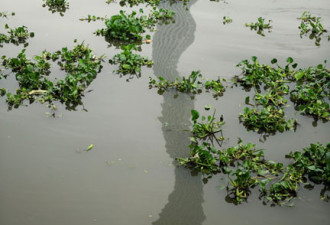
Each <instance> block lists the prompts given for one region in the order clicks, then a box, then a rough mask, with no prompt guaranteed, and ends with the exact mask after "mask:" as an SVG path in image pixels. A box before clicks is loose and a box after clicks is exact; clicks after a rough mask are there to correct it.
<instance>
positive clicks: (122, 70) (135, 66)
mask: <svg viewBox="0 0 330 225" xmlns="http://www.w3.org/2000/svg"><path fill="white" fill-rule="evenodd" d="M122 50H123V51H122V52H121V53H119V54H117V55H115V56H114V57H113V58H112V59H110V60H109V62H110V63H111V64H119V69H118V70H115V72H116V73H119V74H122V75H126V74H136V75H138V76H140V75H141V66H148V67H151V66H152V64H153V63H152V61H151V60H149V59H148V57H142V56H140V55H138V54H133V53H132V51H133V50H134V51H137V50H138V49H137V47H136V45H135V44H130V45H124V46H122Z"/></svg>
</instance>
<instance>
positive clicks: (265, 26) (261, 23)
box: [245, 17, 272, 36]
mask: <svg viewBox="0 0 330 225" xmlns="http://www.w3.org/2000/svg"><path fill="white" fill-rule="evenodd" d="M270 22H271V20H268V23H265V19H264V18H262V17H259V18H258V21H257V22H255V23H246V24H245V26H246V27H250V29H251V30H255V31H257V34H259V35H261V36H265V34H264V30H268V33H270V32H271V29H272V26H271V25H270Z"/></svg>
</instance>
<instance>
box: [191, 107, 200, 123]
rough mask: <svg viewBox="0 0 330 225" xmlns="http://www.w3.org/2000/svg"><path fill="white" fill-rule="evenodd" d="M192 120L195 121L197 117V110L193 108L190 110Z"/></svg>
mask: <svg viewBox="0 0 330 225" xmlns="http://www.w3.org/2000/svg"><path fill="white" fill-rule="evenodd" d="M191 116H192V121H196V120H197V119H198V118H199V112H198V111H197V110H195V109H192V110H191Z"/></svg>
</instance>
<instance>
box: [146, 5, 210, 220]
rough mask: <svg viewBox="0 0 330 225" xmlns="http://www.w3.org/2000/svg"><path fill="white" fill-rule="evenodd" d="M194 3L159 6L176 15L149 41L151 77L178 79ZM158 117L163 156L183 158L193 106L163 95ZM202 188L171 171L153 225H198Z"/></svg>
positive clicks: (201, 215)
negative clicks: (168, 189)
mask: <svg viewBox="0 0 330 225" xmlns="http://www.w3.org/2000/svg"><path fill="white" fill-rule="evenodd" d="M196 1H197V0H193V1H191V2H189V3H188V5H187V7H185V6H182V4H173V5H172V6H170V5H169V4H168V3H163V4H161V5H160V7H161V8H168V9H172V10H174V11H175V12H176V22H175V24H171V25H164V26H159V27H158V30H157V32H156V33H155V36H154V38H153V54H152V58H153V61H154V66H153V68H154V74H155V75H156V76H162V77H164V78H165V79H168V80H174V79H175V77H178V76H179V74H178V72H177V64H178V61H179V58H180V57H181V55H182V53H183V52H184V51H185V50H186V49H187V48H188V47H189V46H190V45H191V44H192V43H193V41H194V32H195V30H196V24H195V21H194V20H193V17H192V16H191V14H190V12H189V11H188V10H186V9H187V8H190V6H191V5H192V4H194V3H195V2H196ZM163 97H164V102H163V104H162V116H161V117H160V118H159V120H160V121H161V123H162V124H165V123H166V124H168V126H163V129H162V131H163V135H164V139H165V141H166V152H167V153H168V154H169V155H170V157H171V158H173V159H175V158H176V157H186V156H187V155H188V153H189V150H188V145H189V143H190V141H189V133H188V132H184V130H186V129H188V128H189V126H190V125H191V122H190V110H191V109H193V108H194V102H193V101H192V100H191V98H190V96H188V95H185V94H181V95H179V97H178V98H176V99H174V98H173V93H166V92H165V93H164V95H163ZM202 202H203V184H202V180H201V177H199V176H197V177H192V176H191V175H190V172H189V171H188V170H186V169H184V168H181V167H178V168H175V185H174V190H173V192H172V193H171V194H170V195H169V198H168V203H167V204H166V205H165V207H164V208H163V209H162V211H161V212H160V214H159V219H158V220H157V221H154V222H153V224H154V225H162V224H164V225H165V224H166V225H169V224H180V225H200V224H202V223H203V221H204V220H205V215H204V213H203V208H202Z"/></svg>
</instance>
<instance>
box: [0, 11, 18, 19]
mask: <svg viewBox="0 0 330 225" xmlns="http://www.w3.org/2000/svg"><path fill="white" fill-rule="evenodd" d="M8 16H15V13H14V12H11V13H8V12H0V18H1V17H2V18H8Z"/></svg>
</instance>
